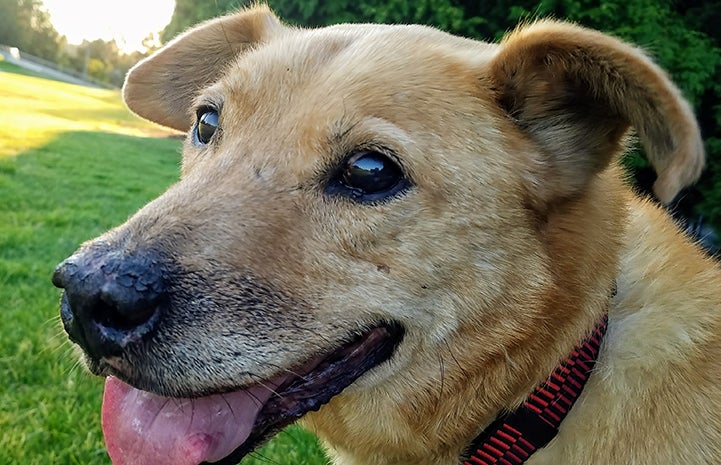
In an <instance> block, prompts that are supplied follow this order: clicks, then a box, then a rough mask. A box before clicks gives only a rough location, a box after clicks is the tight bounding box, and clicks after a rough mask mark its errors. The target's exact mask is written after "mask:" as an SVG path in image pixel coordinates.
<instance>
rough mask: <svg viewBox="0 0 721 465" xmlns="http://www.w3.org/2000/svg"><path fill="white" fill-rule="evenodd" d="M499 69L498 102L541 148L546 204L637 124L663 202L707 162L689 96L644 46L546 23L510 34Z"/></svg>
mask: <svg viewBox="0 0 721 465" xmlns="http://www.w3.org/2000/svg"><path fill="white" fill-rule="evenodd" d="M490 76H491V86H492V88H494V89H495V90H496V92H497V99H498V102H499V104H500V105H501V106H502V107H503V108H504V110H505V111H506V112H508V114H509V115H510V116H511V117H512V118H513V119H514V121H515V122H516V124H518V125H519V126H520V127H521V128H522V130H523V131H524V132H525V133H526V134H528V135H529V136H530V138H531V139H532V140H533V141H534V142H535V143H536V144H537V145H538V146H540V147H541V150H542V154H543V156H544V158H545V159H544V160H541V162H540V163H539V168H538V169H539V170H540V171H541V173H538V176H540V178H541V179H538V180H537V182H538V184H539V185H540V186H539V187H538V189H540V190H541V192H539V195H540V197H541V200H542V202H548V201H551V200H553V199H554V198H559V197H569V196H572V195H574V194H577V193H578V192H580V191H582V190H583V189H584V187H585V186H586V185H587V183H588V182H589V180H590V179H591V177H592V176H594V175H595V174H596V173H597V172H599V171H600V170H602V169H604V168H605V167H606V166H607V165H608V164H609V163H610V162H611V161H612V159H613V158H614V157H615V156H617V155H618V154H619V153H620V151H621V150H623V148H624V143H625V139H626V133H627V131H628V129H629V127H630V126H632V127H634V128H635V130H636V132H637V133H638V137H639V139H640V141H641V143H642V144H643V146H644V148H645V150H646V154H647V156H648V158H649V161H650V162H651V164H652V165H653V166H654V168H655V169H656V172H657V174H658V178H657V180H656V183H655V184H654V192H655V194H656V196H657V197H658V198H659V200H661V201H662V202H665V203H668V202H670V201H671V200H673V198H674V197H675V196H676V194H677V193H678V192H679V191H680V190H681V189H682V188H683V187H685V186H687V185H689V184H691V183H692V182H694V181H695V180H696V179H697V178H698V176H699V175H700V173H701V170H702V169H703V164H704V150H703V141H702V140H701V135H700V132H699V128H698V125H697V123H696V119H695V117H694V115H693V112H692V110H691V108H690V106H689V104H688V103H687V102H686V100H684V98H683V97H682V95H681V93H680V91H679V90H678V89H677V88H676V87H675V86H674V85H673V83H671V81H670V80H669V78H668V77H667V76H666V74H665V73H664V72H663V71H662V70H661V69H660V68H659V67H658V66H657V65H655V64H654V63H653V62H652V61H651V60H650V59H649V58H648V57H647V56H646V55H645V54H644V53H643V52H641V51H640V50H638V49H636V48H634V47H632V46H630V45H628V44H626V43H624V42H621V41H620V40H617V39H615V38H613V37H610V36H608V35H605V34H602V33H600V32H597V31H592V30H588V29H585V28H582V27H579V26H576V25H573V24H568V23H562V22H556V21H551V20H545V21H539V22H536V23H533V24H530V25H526V26H522V27H520V28H519V29H517V30H516V31H515V32H513V33H511V34H510V35H509V36H508V37H507V38H506V39H504V40H503V41H502V42H501V46H500V48H499V52H498V54H497V55H496V56H495V57H494V59H493V61H492V63H491V69H490Z"/></svg>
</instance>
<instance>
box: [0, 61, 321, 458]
mask: <svg viewBox="0 0 721 465" xmlns="http://www.w3.org/2000/svg"><path fill="white" fill-rule="evenodd" d="M0 88H2V92H0V121H2V122H3V124H2V125H0V302H2V310H3V311H2V318H0V379H1V380H2V382H1V383H0V464H4V465H5V464H7V465H12V464H18V465H19V464H22V465H35V464H63V465H64V464H82V465H109V464H110V461H109V459H108V457H107V454H106V453H105V449H104V446H103V441H102V433H101V431H100V401H101V396H102V380H101V379H98V378H95V377H93V376H91V375H89V374H88V373H86V371H85V370H84V368H83V367H82V366H81V365H80V364H79V363H78V356H77V353H76V352H75V350H74V349H73V348H72V347H71V345H70V344H69V343H68V342H67V339H66V338H65V336H64V333H63V331H62V328H61V325H60V322H59V319H58V316H57V315H58V300H59V297H60V292H59V291H58V290H57V289H55V288H54V287H53V286H52V284H51V283H50V276H51V274H52V270H53V268H54V266H55V265H56V264H57V263H58V262H60V261H61V260H62V259H63V258H65V257H66V256H68V255H69V254H70V253H71V252H72V251H73V250H75V249H76V248H77V246H78V245H79V244H80V243H81V242H82V241H84V240H87V239H90V238H92V237H94V236H96V235H98V234H100V233H101V232H103V231H105V230H106V229H108V228H110V227H112V226H113V225H116V224H118V223H121V222H122V221H124V220H125V219H126V218H127V217H128V216H129V215H131V214H132V213H133V212H134V211H135V210H137V209H138V208H139V207H141V206H142V205H143V204H144V203H146V202H147V201H148V200H150V199H152V198H153V197H155V196H157V195H158V194H159V193H161V192H162V191H163V190H164V189H165V188H166V187H167V186H168V185H170V184H171V183H173V182H174V180H175V179H176V178H177V174H178V162H179V153H180V142H179V141H178V140H177V139H171V138H168V137H166V136H167V135H168V133H165V132H163V130H162V129H160V128H158V127H156V126H153V125H151V124H149V123H146V122H144V121H142V120H140V119H138V118H135V117H134V116H132V115H131V114H130V113H129V112H128V111H127V110H126V109H125V108H124V106H123V105H122V103H121V102H120V97H119V94H118V93H117V92H114V91H108V90H100V89H90V88H84V87H79V86H75V85H71V84H65V83H61V82H57V81H52V80H47V79H43V78H41V77H39V76H37V75H34V74H33V73H26V72H24V71H22V70H20V69H18V68H16V67H14V66H12V65H10V64H8V63H3V62H0ZM268 463H276V464H308V465H320V464H325V463H326V460H325V459H324V458H323V455H322V453H321V452H320V450H319V448H318V446H317V444H316V442H315V440H314V439H313V438H312V436H310V435H309V434H308V433H305V432H303V431H302V430H300V429H297V428H290V429H288V430H286V431H285V432H283V433H281V434H280V435H279V436H278V438H276V439H275V440H274V441H272V442H271V443H269V444H268V445H267V446H266V447H265V448H263V449H262V450H260V451H259V452H258V453H257V454H254V455H253V456H251V457H248V458H247V459H245V460H244V461H243V464H244V465H261V464H268Z"/></svg>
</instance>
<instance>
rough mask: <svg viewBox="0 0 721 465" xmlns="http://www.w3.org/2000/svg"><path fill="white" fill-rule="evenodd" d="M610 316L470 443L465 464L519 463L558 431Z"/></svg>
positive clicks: (580, 388) (578, 392) (591, 363)
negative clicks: (521, 402) (511, 410)
mask: <svg viewBox="0 0 721 465" xmlns="http://www.w3.org/2000/svg"><path fill="white" fill-rule="evenodd" d="M607 323H608V316H607V315H604V317H603V319H602V320H601V321H600V322H599V323H598V324H597V325H596V327H595V328H594V330H593V332H592V333H591V334H590V335H589V336H588V338H587V339H586V340H584V341H583V342H582V343H581V344H579V345H578V346H577V347H576V348H575V349H574V350H573V352H571V354H570V355H569V356H568V358H567V359H566V360H564V361H563V362H561V364H560V365H559V366H557V367H556V369H555V370H554V372H553V373H552V374H551V376H549V377H548V378H547V379H546V380H545V381H544V382H543V383H541V385H540V386H538V387H537V388H536V389H535V390H534V391H533V393H532V394H531V395H530V396H528V399H526V401H525V402H524V403H523V404H521V406H520V407H519V408H518V409H517V410H515V411H513V412H510V413H507V414H505V415H502V416H499V417H498V418H497V419H496V420H495V421H494V422H493V423H491V424H490V425H489V426H488V428H486V429H485V430H484V431H483V432H482V433H481V434H480V435H479V436H478V437H476V439H475V440H474V441H473V443H471V446H470V447H469V449H468V450H469V454H470V456H469V457H468V458H467V459H466V460H465V461H464V462H463V464H464V465H496V464H498V465H519V464H522V463H524V462H525V461H526V460H527V459H528V457H530V456H531V454H533V453H534V452H536V451H537V450H538V449H540V448H541V447H544V446H545V445H546V444H548V443H549V442H550V441H551V439H553V438H554V437H555V436H556V434H557V433H558V427H559V426H560V425H561V422H562V421H563V419H564V418H565V417H566V414H567V413H568V412H569V410H571V407H573V404H574V402H576V399H578V397H579V396H580V395H581V391H583V386H584V385H585V384H586V380H588V378H589V376H591V370H593V366H594V364H595V363H596V359H597V357H598V352H599V349H600V347H601V341H602V340H603V336H604V334H606V325H607Z"/></svg>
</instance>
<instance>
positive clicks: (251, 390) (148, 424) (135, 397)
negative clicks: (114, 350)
mask: <svg viewBox="0 0 721 465" xmlns="http://www.w3.org/2000/svg"><path fill="white" fill-rule="evenodd" d="M402 337H403V330H402V328H401V327H400V326H399V325H397V324H383V325H380V326H377V327H374V328H372V329H370V330H369V331H367V332H365V333H363V334H362V335H360V336H358V337H356V338H354V339H353V340H352V341H351V342H349V343H347V344H345V345H344V346H342V347H340V348H339V349H337V350H335V351H334V352H332V353H330V354H329V355H327V356H325V357H323V358H320V359H318V358H316V359H314V360H313V361H311V362H308V363H306V364H305V365H303V366H301V367H299V368H297V369H295V370H293V371H292V372H290V371H289V372H288V373H285V374H282V375H280V376H279V377H277V378H274V379H272V380H268V381H265V382H263V383H258V384H257V385H254V386H250V387H246V388H244V389H241V390H239V391H235V392H230V393H226V394H216V395H211V396H206V397H198V398H190V399H178V398H167V397H161V396H156V395H154V394H151V393H148V392H144V391H139V390H137V389H135V388H133V387H131V386H129V385H127V384H125V383H123V382H122V381H120V380H118V379H117V378H113V377H109V378H108V379H107V381H106V385H105V396H104V399H103V421H102V423H103V433H104V435H105V443H106V446H107V449H108V454H109V455H110V458H111V460H112V461H113V464H114V465H151V464H152V465H171V464H172V465H199V464H204V463H214V464H220V465H232V464H236V463H238V462H239V461H240V460H241V459H242V458H243V457H244V456H245V455H247V454H248V453H250V452H252V451H253V450H254V449H255V448H256V447H258V446H259V445H261V444H262V443H263V442H265V441H266V440H268V439H269V438H270V437H271V436H272V435H274V434H276V433H277V432H278V431H280V430H281V429H282V428H284V427H285V426H287V425H288V424H290V423H292V422H294V421H295V420H297V419H299V418H300V417H302V416H303V415H304V414H305V413H307V412H309V411H312V410H318V409H319V408H320V407H321V406H322V405H323V404H325V403H327V402H328V401H329V400H330V399H331V398H332V397H334V396H336V395H338V394H339V393H341V392H342V391H343V390H344V389H345V388H346V387H348V386H349V385H351V384H352V383H353V382H354V381H355V380H356V379H358V378H359V377H360V376H361V375H363V374H364V373H366V372H367V371H369V370H370V369H372V368H373V367H375V366H377V365H379V364H381V363H383V362H385V361H386V360H388V359H389V358H390V357H391V356H392V355H393V352H394V350H395V348H396V347H397V345H398V343H399V342H400V341H401V339H402Z"/></svg>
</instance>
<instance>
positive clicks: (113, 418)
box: [102, 376, 271, 465]
mask: <svg viewBox="0 0 721 465" xmlns="http://www.w3.org/2000/svg"><path fill="white" fill-rule="evenodd" d="M270 395H271V391H270V389H269V388H265V387H262V386H259V387H255V388H251V389H249V390H245V391H238V392H233V393H230V394H222V395H213V396H208V397H202V398H198V399H176V398H168V397H159V396H156V395H154V394H150V393H148V392H144V391H139V390H137V389H135V388H133V387H131V386H128V385H127V384H125V383H123V382H122V381H120V380H118V379H117V378H114V377H112V376H111V377H108V378H107V380H106V381H105V395H104V396H103V415H102V424H103V433H104V435H105V444H106V446H107V449H108V454H109V455H110V459H111V460H112V461H113V464H114V465H198V464H199V463H201V462H216V461H218V460H220V459H222V458H224V457H226V456H228V455H229V454H230V453H231V452H232V451H233V450H235V449H236V448H238V447H239V446H240V445H241V444H242V443H243V442H244V441H245V440H246V439H247V438H248V436H249V435H250V431H251V428H252V427H253V423H254V422H255V418H256V416H257V415H258V412H259V411H260V409H261V408H262V407H263V404H264V403H265V402H266V401H267V400H268V398H269V397H270Z"/></svg>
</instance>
